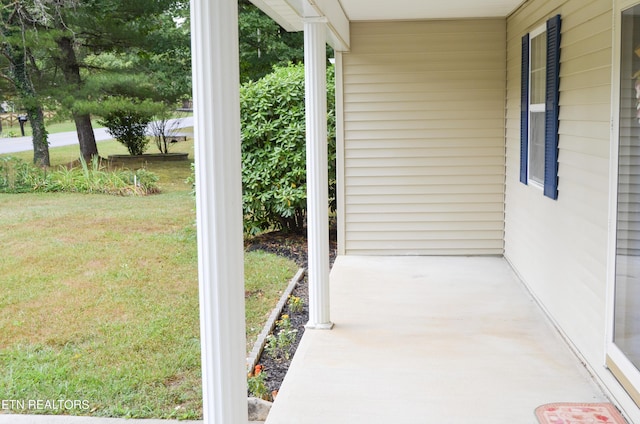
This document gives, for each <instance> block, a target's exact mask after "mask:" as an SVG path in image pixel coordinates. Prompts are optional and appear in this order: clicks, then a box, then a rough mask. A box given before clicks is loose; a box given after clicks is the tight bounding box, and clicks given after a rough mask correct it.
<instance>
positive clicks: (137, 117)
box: [98, 98, 162, 155]
mask: <svg viewBox="0 0 640 424" xmlns="http://www.w3.org/2000/svg"><path fill="white" fill-rule="evenodd" d="M100 108H101V112H100V114H101V115H102V119H101V120H99V121H98V122H99V123H100V125H104V126H105V127H106V128H107V131H108V132H109V134H111V135H112V136H113V137H114V138H115V139H116V140H118V141H119V142H120V143H122V144H124V145H125V146H126V147H127V150H128V151H129V154H130V155H141V154H143V153H144V151H145V150H146V149H147V145H148V144H149V139H148V138H147V134H146V132H147V126H148V125H149V122H150V121H151V119H152V118H153V116H154V115H155V114H156V113H157V112H158V111H159V110H160V108H162V105H161V104H158V103H154V102H151V101H149V100H145V101H142V102H137V101H134V100H131V99H124V98H110V99H106V100H105V101H104V102H103V103H102V104H101V105H100Z"/></svg>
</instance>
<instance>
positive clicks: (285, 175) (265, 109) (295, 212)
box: [240, 65, 336, 234]
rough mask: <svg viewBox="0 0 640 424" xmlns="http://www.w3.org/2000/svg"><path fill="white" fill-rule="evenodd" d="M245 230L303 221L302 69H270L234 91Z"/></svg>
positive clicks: (331, 117) (330, 85)
mask: <svg viewBox="0 0 640 424" xmlns="http://www.w3.org/2000/svg"><path fill="white" fill-rule="evenodd" d="M334 85H335V84H334V72H333V67H329V69H328V72H327V110H328V140H327V141H328V144H329V163H328V164H327V165H328V167H329V185H330V187H329V197H330V198H331V201H330V204H329V205H327V207H329V208H331V209H332V210H335V170H336V165H335V98H334ZM240 107H241V112H242V115H241V116H242V117H241V123H242V168H243V169H242V184H243V197H242V204H243V210H244V214H245V231H246V232H247V233H249V234H257V233H259V232H262V231H265V230H269V229H284V230H288V231H299V230H301V229H302V228H303V226H304V224H305V219H306V209H307V203H306V202H307V193H306V150H305V110H304V66H303V65H289V66H286V67H276V68H274V70H273V72H272V73H270V74H268V75H266V76H265V77H263V78H262V79H260V80H258V81H256V82H249V83H246V84H244V85H243V86H242V87H241V89H240Z"/></svg>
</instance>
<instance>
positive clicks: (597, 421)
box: [536, 403, 627, 424]
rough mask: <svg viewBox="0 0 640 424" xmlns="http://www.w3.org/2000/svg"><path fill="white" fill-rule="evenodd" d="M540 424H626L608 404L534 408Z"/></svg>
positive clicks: (568, 404) (552, 404)
mask: <svg viewBox="0 0 640 424" xmlns="http://www.w3.org/2000/svg"><path fill="white" fill-rule="evenodd" d="M536 417H538V421H539V422H540V423H541V424H627V421H625V419H624V418H622V416H621V415H620V413H619V412H618V410H617V409H616V408H615V406H613V405H612V404H610V403H549V404H547V405H542V406H538V407H537V408H536Z"/></svg>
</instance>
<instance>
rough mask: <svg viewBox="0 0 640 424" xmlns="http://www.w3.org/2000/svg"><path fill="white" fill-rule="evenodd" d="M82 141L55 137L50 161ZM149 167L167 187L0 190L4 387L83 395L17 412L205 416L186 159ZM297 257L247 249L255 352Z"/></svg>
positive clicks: (54, 396) (69, 155) (109, 148)
mask: <svg viewBox="0 0 640 424" xmlns="http://www.w3.org/2000/svg"><path fill="white" fill-rule="evenodd" d="M77 149H78V147H77V146H69V147H64V148H57V149H52V150H51V156H52V162H53V163H68V162H70V161H71V160H73V159H75V158H76V157H77V155H78V150H77ZM99 149H100V154H101V155H102V156H107V155H108V154H111V153H112V152H113V153H116V152H122V151H123V150H124V147H122V146H120V145H118V144H117V143H115V142H102V143H100V144H99ZM179 150H182V151H189V152H192V150H193V144H192V143H191V142H182V143H179V145H178V146H176V149H174V151H179ZM21 155H26V159H28V158H29V156H30V153H25V154H21ZM148 168H149V169H150V170H152V171H154V172H157V173H158V175H159V176H160V182H159V184H160V188H161V190H162V192H161V194H157V195H152V196H147V197H115V196H107V195H82V194H16V195H10V194H4V195H0V239H1V240H2V243H0V276H2V278H1V281H0V291H1V292H2V295H1V296H0V369H1V370H2V372H1V373H0V399H16V400H71V401H73V400H76V401H83V402H82V403H77V405H78V406H79V407H77V408H72V409H62V410H60V409H57V410H56V409H52V408H48V409H44V410H42V409H41V410H33V409H28V408H26V409H22V408H20V407H18V408H16V409H15V412H18V413H47V414H54V413H67V414H72V415H97V416H115V417H139V418H184V419H194V418H199V417H200V416H201V412H202V411H201V408H202V402H201V384H200V350H199V349H200V348H199V319H198V283H197V249H196V234H195V226H194V221H195V210H194V209H195V202H194V200H193V197H192V196H191V194H190V191H191V187H190V186H189V185H188V184H187V183H185V181H184V180H185V179H186V177H187V176H188V175H189V173H190V162H165V163H162V164H148ZM296 269H297V267H296V266H295V264H294V263H293V262H291V261H288V260H286V259H283V258H279V257H276V256H273V255H270V254H264V253H260V252H251V253H248V254H247V255H246V257H245V270H246V271H245V274H246V276H245V277H246V281H245V290H246V293H247V299H246V301H247V333H248V338H249V343H248V345H247V350H248V351H249V350H250V347H251V346H252V341H253V340H255V337H256V335H257V334H258V333H259V331H260V330H261V328H262V325H263V323H264V322H265V320H266V318H267V317H268V315H269V313H270V311H271V309H272V308H273V306H274V305H275V303H276V302H277V299H278V298H279V296H280V293H282V290H283V289H284V288H285V287H286V285H287V283H288V280H289V279H290V278H291V277H292V276H293V274H294V272H295V270H296ZM71 404H72V403H67V406H69V405H71ZM27 405H28V404H27ZM18 406H20V405H18Z"/></svg>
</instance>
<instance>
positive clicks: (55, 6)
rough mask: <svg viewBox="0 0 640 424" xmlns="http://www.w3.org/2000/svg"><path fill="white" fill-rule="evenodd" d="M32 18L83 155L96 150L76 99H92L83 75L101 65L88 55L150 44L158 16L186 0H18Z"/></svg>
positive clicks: (56, 96) (56, 91) (56, 93)
mask: <svg viewBox="0 0 640 424" xmlns="http://www.w3.org/2000/svg"><path fill="white" fill-rule="evenodd" d="M14 4H16V5H19V6H20V8H21V9H23V10H27V11H28V12H29V15H30V17H31V22H30V25H31V26H30V28H28V30H29V31H31V32H32V33H37V34H38V38H39V42H40V43H41V44H40V46H39V50H40V51H41V52H42V53H43V54H44V55H46V57H45V58H44V59H42V60H43V62H46V63H47V64H51V67H49V68H48V69H47V72H48V75H51V76H52V78H53V76H56V77H57V75H61V76H62V78H58V79H57V80H56V81H54V82H52V83H51V84H50V87H52V88H53V89H51V90H50V91H48V95H50V96H51V97H52V98H54V99H56V100H57V102H58V104H59V105H61V106H62V107H64V108H66V109H67V110H68V111H70V114H71V116H72V117H73V119H74V121H75V124H76V130H77V133H78V140H79V143H80V151H81V154H82V156H83V157H84V158H85V159H87V160H88V159H90V158H91V157H92V156H96V155H98V149H97V145H96V143H95V137H94V134H93V127H92V125H91V119H90V118H91V117H90V114H88V113H86V112H85V110H86V108H84V106H83V107H77V106H78V104H79V103H83V102H86V101H87V100H88V99H91V98H95V95H96V92H95V85H94V86H92V90H88V89H87V87H86V83H87V79H88V78H90V77H91V76H92V75H94V74H96V73H103V72H104V71H105V70H103V69H98V68H93V67H91V66H89V65H88V63H87V62H86V59H87V58H89V57H92V56H95V55H100V54H102V53H107V52H110V53H122V52H126V53H134V54H136V53H141V52H145V49H146V48H148V46H149V45H151V40H150V38H149V37H150V35H151V34H154V33H155V32H156V31H158V28H161V27H163V26H164V25H166V22H167V19H166V18H160V17H163V16H164V15H165V14H171V13H172V12H173V11H175V10H177V9H180V8H182V9H184V5H185V4H186V1H185V0H129V1H126V2H123V1H121V0H85V1H80V0H56V1H50V0H16V1H14Z"/></svg>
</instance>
